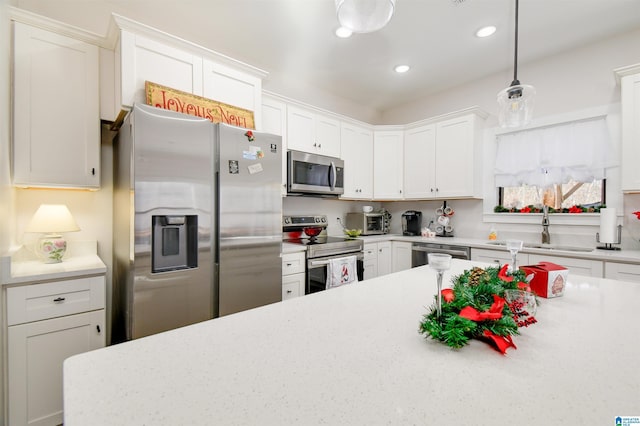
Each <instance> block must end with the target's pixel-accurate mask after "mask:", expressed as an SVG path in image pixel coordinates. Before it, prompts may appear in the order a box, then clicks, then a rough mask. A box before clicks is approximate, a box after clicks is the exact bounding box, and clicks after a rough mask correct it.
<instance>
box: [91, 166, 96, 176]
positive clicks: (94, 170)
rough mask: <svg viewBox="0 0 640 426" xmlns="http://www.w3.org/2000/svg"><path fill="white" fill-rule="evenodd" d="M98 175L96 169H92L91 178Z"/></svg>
mask: <svg viewBox="0 0 640 426" xmlns="http://www.w3.org/2000/svg"><path fill="white" fill-rule="evenodd" d="M95 175H96V169H95V167H92V168H91V176H95Z"/></svg>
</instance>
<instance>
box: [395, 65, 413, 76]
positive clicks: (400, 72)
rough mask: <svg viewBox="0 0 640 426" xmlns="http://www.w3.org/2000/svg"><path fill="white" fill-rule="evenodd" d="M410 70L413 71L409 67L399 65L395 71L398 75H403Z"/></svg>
mask: <svg viewBox="0 0 640 426" xmlns="http://www.w3.org/2000/svg"><path fill="white" fill-rule="evenodd" d="M409 69H411V67H410V66H409V65H397V66H396V67H395V68H394V69H393V70H394V71H395V72H397V73H398V74H402V73H405V72H407V71H409Z"/></svg>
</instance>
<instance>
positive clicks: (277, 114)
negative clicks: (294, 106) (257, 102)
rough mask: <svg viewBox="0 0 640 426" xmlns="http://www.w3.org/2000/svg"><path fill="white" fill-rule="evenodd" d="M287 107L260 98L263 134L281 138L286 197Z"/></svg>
mask: <svg viewBox="0 0 640 426" xmlns="http://www.w3.org/2000/svg"><path fill="white" fill-rule="evenodd" d="M286 126H287V106H286V104H285V103H284V102H280V101H276V100H274V99H269V98H262V128H261V129H260V130H262V131H263V132H267V133H271V134H274V135H280V136H282V143H281V145H280V151H281V153H282V193H281V194H282V195H283V196H284V195H287V137H286V135H287V131H286Z"/></svg>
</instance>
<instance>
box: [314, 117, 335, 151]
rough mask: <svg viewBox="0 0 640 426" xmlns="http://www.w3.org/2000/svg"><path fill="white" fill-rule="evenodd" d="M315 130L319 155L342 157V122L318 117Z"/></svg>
mask: <svg viewBox="0 0 640 426" xmlns="http://www.w3.org/2000/svg"><path fill="white" fill-rule="evenodd" d="M314 129H315V139H316V143H317V145H318V146H317V152H318V154H322V155H328V156H329V157H340V122H339V121H338V120H335V119H333V118H329V117H325V116H324V115H316V116H315V122H314Z"/></svg>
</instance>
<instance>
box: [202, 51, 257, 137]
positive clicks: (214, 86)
mask: <svg viewBox="0 0 640 426" xmlns="http://www.w3.org/2000/svg"><path fill="white" fill-rule="evenodd" d="M202 93H203V94H202V96H204V97H205V98H207V99H213V100H215V101H218V102H223V103H225V104H229V105H233V106H236V107H239V108H244V109H248V110H249V111H253V118H254V121H255V123H256V129H259V128H261V127H262V108H261V107H262V80H260V79H259V78H257V77H253V76H250V75H247V74H245V73H243V72H240V71H237V70H234V69H232V68H229V67H227V66H224V65H221V64H218V63H216V62H213V61H210V60H208V59H203V60H202Z"/></svg>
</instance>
